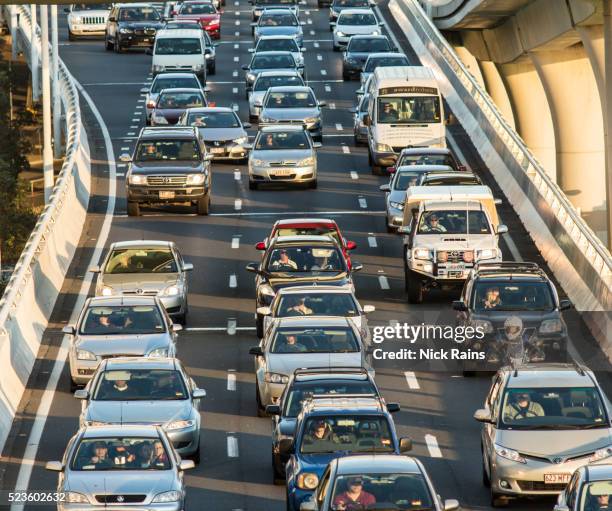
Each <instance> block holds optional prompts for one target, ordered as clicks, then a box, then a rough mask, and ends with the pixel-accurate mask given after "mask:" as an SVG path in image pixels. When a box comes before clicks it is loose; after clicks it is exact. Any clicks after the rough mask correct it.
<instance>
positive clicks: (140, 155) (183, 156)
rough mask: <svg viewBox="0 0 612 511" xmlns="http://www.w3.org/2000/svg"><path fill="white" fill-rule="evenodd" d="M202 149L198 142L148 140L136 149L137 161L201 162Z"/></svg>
mask: <svg viewBox="0 0 612 511" xmlns="http://www.w3.org/2000/svg"><path fill="white" fill-rule="evenodd" d="M200 159H201V156H200V148H199V147H198V143H197V141H196V140H147V141H143V142H140V143H139V144H138V146H137V148H136V161H158V160H178V161H199V160H200Z"/></svg>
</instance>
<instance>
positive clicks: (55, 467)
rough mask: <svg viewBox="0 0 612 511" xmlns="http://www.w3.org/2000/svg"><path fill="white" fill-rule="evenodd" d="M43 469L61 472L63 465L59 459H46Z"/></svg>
mask: <svg viewBox="0 0 612 511" xmlns="http://www.w3.org/2000/svg"><path fill="white" fill-rule="evenodd" d="M45 469H46V470H51V471H52V472H62V471H63V470H64V465H62V462H61V461H47V463H45Z"/></svg>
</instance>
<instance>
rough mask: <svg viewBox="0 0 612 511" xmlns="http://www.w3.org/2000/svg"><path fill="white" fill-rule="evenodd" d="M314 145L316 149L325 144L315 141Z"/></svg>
mask: <svg viewBox="0 0 612 511" xmlns="http://www.w3.org/2000/svg"><path fill="white" fill-rule="evenodd" d="M312 147H314V148H315V149H319V148H321V147H323V144H322V143H321V142H313V143H312Z"/></svg>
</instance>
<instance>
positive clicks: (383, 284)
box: [378, 275, 390, 289]
mask: <svg viewBox="0 0 612 511" xmlns="http://www.w3.org/2000/svg"><path fill="white" fill-rule="evenodd" d="M378 283H379V284H380V289H390V287H389V279H388V278H387V277H385V276H384V275H379V276H378Z"/></svg>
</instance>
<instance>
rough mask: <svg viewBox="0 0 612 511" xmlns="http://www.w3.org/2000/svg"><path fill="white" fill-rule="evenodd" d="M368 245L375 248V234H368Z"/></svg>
mask: <svg viewBox="0 0 612 511" xmlns="http://www.w3.org/2000/svg"><path fill="white" fill-rule="evenodd" d="M370 234H372V233H370ZM368 245H370V247H372V248H376V247H377V246H378V242H377V241H376V236H368Z"/></svg>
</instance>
